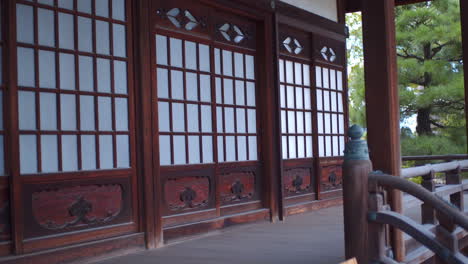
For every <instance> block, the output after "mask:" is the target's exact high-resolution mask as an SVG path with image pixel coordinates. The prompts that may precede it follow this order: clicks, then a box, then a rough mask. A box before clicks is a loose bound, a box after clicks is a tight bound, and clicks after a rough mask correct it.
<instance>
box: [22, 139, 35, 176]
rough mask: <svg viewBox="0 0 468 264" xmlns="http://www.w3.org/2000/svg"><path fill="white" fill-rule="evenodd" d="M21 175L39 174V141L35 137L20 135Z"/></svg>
mask: <svg viewBox="0 0 468 264" xmlns="http://www.w3.org/2000/svg"><path fill="white" fill-rule="evenodd" d="M19 137H20V146H19V147H20V149H19V150H20V173H21V174H28V173H36V172H37V139H36V136H35V135H20V136H19Z"/></svg>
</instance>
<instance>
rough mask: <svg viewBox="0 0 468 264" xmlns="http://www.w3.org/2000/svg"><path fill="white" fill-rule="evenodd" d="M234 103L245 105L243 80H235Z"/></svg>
mask: <svg viewBox="0 0 468 264" xmlns="http://www.w3.org/2000/svg"><path fill="white" fill-rule="evenodd" d="M236 105H245V87H244V82H243V81H236Z"/></svg>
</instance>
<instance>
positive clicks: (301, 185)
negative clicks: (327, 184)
mask: <svg viewBox="0 0 468 264" xmlns="http://www.w3.org/2000/svg"><path fill="white" fill-rule="evenodd" d="M310 178H311V168H293V169H286V170H285V171H284V188H285V191H286V194H288V195H291V194H300V193H306V192H309V191H310V190H311V179H310Z"/></svg>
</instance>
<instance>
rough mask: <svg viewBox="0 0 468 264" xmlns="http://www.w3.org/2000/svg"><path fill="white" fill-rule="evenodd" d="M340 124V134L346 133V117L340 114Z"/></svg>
mask: <svg viewBox="0 0 468 264" xmlns="http://www.w3.org/2000/svg"><path fill="white" fill-rule="evenodd" d="M338 125H339V126H340V127H339V133H340V134H344V133H345V132H344V125H345V123H344V117H343V115H338Z"/></svg>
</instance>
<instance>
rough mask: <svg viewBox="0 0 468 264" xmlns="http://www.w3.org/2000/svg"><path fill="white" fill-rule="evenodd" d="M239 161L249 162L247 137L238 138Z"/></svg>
mask: <svg viewBox="0 0 468 264" xmlns="http://www.w3.org/2000/svg"><path fill="white" fill-rule="evenodd" d="M237 160H238V161H246V160H247V137H245V136H240V137H237Z"/></svg>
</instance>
